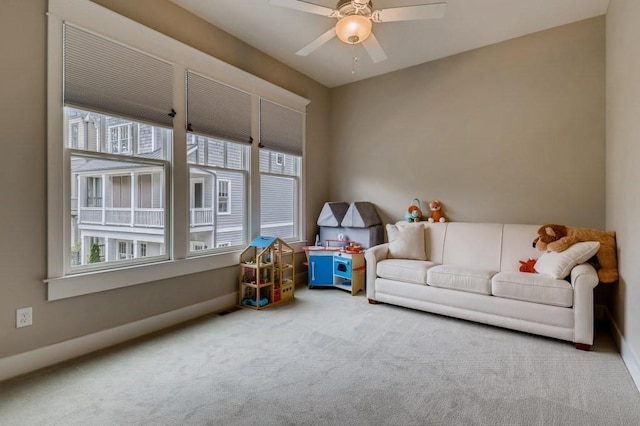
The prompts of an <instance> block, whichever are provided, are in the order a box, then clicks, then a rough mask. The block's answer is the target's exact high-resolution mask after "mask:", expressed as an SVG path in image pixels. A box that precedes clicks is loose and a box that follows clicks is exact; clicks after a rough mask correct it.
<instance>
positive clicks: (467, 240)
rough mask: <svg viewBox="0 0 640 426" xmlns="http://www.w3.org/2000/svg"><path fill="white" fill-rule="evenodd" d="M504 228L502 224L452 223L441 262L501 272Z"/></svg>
mask: <svg viewBox="0 0 640 426" xmlns="http://www.w3.org/2000/svg"><path fill="white" fill-rule="evenodd" d="M502 227H503V225H502V224H499V223H462V222H452V223H449V224H448V226H447V229H446V237H445V240H444V250H443V254H442V263H443V264H445V265H456V266H466V267H469V268H478V269H484V270H490V271H499V270H500V254H501V247H502Z"/></svg>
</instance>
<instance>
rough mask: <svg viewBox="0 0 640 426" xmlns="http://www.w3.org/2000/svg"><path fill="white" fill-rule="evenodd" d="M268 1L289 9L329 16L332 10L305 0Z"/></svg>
mask: <svg viewBox="0 0 640 426" xmlns="http://www.w3.org/2000/svg"><path fill="white" fill-rule="evenodd" d="M269 3H271V4H273V5H275V6H280V7H287V8H289V9H295V10H300V11H302V12H308V13H315V14H316V15H322V16H329V15H331V14H332V13H333V12H334V10H333V9H331V8H328V7H324V6H318V5H317V4H313V3H307V2H306V1H298V0H269Z"/></svg>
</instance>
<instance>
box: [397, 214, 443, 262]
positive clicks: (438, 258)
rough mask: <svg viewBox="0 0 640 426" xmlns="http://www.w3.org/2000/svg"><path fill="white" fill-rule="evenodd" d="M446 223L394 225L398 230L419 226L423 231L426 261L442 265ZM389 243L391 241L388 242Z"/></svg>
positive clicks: (403, 223) (401, 222) (399, 223)
mask: <svg viewBox="0 0 640 426" xmlns="http://www.w3.org/2000/svg"><path fill="white" fill-rule="evenodd" d="M448 225H449V224H448V223H440V222H437V223H430V222H426V221H425V222H418V223H409V222H406V221H400V222H397V223H396V226H397V227H398V228H401V227H403V226H420V227H422V229H423V230H424V250H425V256H426V259H427V260H430V261H432V262H436V263H442V252H443V250H444V237H445V235H446V233H447V226H448ZM389 241H391V240H389Z"/></svg>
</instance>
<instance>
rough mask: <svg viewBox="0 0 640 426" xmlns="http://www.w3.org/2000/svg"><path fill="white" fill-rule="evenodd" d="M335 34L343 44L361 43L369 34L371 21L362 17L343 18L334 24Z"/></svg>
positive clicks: (350, 16)
mask: <svg viewBox="0 0 640 426" xmlns="http://www.w3.org/2000/svg"><path fill="white" fill-rule="evenodd" d="M336 34H337V35H338V38H339V39H340V40H341V41H343V42H344V43H347V44H358V43H362V42H363V41H365V40H366V39H367V37H369V35H370V34H371V21H370V20H369V19H367V18H365V17H364V16H362V15H349V16H345V17H344V18H342V19H340V20H339V21H338V23H337V24H336Z"/></svg>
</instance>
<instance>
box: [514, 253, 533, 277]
mask: <svg viewBox="0 0 640 426" xmlns="http://www.w3.org/2000/svg"><path fill="white" fill-rule="evenodd" d="M518 262H520V272H531V273H532V274H535V273H536V269H535V266H536V260H535V259H533V258H531V257H530V258H529V259H528V260H526V261H525V260H519V261H518Z"/></svg>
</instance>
